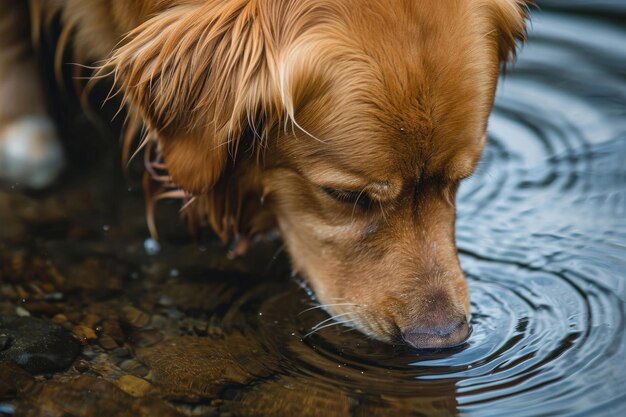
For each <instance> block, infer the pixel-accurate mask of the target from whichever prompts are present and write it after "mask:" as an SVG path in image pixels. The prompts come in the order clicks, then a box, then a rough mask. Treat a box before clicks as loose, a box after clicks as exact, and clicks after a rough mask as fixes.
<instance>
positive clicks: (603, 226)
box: [231, 3, 626, 416]
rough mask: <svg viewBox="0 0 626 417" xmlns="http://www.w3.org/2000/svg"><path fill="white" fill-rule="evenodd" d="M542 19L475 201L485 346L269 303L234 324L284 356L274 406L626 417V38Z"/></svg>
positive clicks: (475, 284) (579, 23) (467, 238)
mask: <svg viewBox="0 0 626 417" xmlns="http://www.w3.org/2000/svg"><path fill="white" fill-rule="evenodd" d="M616 4H617V3H616ZM533 21H534V25H533V30H532V32H531V36H530V40H529V44H528V46H527V47H526V48H525V49H524V51H523V53H522V55H521V57H520V59H519V62H518V64H517V66H516V68H515V70H514V71H512V72H510V73H509V75H508V77H507V78H506V80H505V81H504V82H503V83H502V84H501V88H500V90H499V93H498V96H497V101H496V109H495V111H494V114H493V117H492V119H491V122H490V143H489V146H488V147H487V150H486V153H485V155H484V158H483V160H482V162H481V165H480V168H479V170H478V172H477V174H476V175H475V176H473V177H472V178H471V179H470V180H468V181H467V182H466V183H465V184H464V186H463V187H462V190H461V194H460V197H459V210H458V212H459V219H458V225H457V238H458V244H459V248H460V254H461V263H462V266H463V269H464V270H465V272H466V274H467V277H468V281H469V286H470V296H471V300H472V325H473V334H472V336H471V337H470V339H469V340H468V341H467V342H466V343H465V344H464V345H462V346H460V347H458V348H457V349H455V350H454V351H442V352H434V353H416V352H414V351H411V350H408V349H407V348H405V347H401V346H388V345H385V344H379V343H377V342H372V341H371V340H368V339H366V338H365V337H363V336H362V335H360V334H359V333H357V332H355V331H351V330H349V329H346V328H344V327H341V326H334V325H330V324H332V323H331V322H330V321H325V320H328V316H326V315H325V313H323V312H322V311H321V310H319V309H310V308H309V307H310V306H311V301H310V300H309V298H308V297H307V294H305V293H304V292H302V291H298V290H295V289H294V288H290V289H287V290H284V289H283V292H279V293H278V294H277V293H276V292H275V291H274V292H267V293H264V295H263V296H262V297H261V296H259V297H251V298H248V301H246V302H244V303H239V304H238V305H237V307H233V308H235V310H237V309H242V308H244V307H243V306H244V305H245V304H246V303H249V302H251V300H253V299H256V300H257V301H256V304H255V307H254V309H255V310H254V311H257V312H258V314H255V315H253V317H252V316H251V315H249V314H248V315H246V314H243V313H241V314H240V312H237V311H235V312H233V313H232V314H231V317H239V320H241V322H239V323H238V324H236V325H238V326H242V327H245V328H248V329H250V336H251V337H254V338H257V339H259V340H261V341H262V343H263V345H264V347H265V349H266V350H267V351H268V352H269V353H271V354H272V356H274V357H278V358H280V360H279V368H280V370H279V372H277V373H276V374H275V375H273V377H272V378H270V379H269V381H267V382H265V386H269V387H272V388H271V389H270V392H272V393H273V394H272V395H279V396H280V395H283V394H284V395H285V396H291V397H293V396H294V395H295V396H296V398H298V397H297V395H298V393H300V395H301V396H302V398H305V397H306V398H311V397H318V400H319V401H320V402H319V404H321V405H320V406H323V407H325V408H327V409H326V410H324V412H323V413H322V414H324V415H331V416H332V415H455V414H462V415H485V416H492V415H493V416H498V415H504V414H506V415H513V416H515V415H519V416H529V415H581V416H589V415H602V416H604V415H624V414H623V412H626V390H625V389H624V387H625V386H626V336H625V326H626V315H625V309H626V305H625V300H626V110H625V109H626V82H624V81H625V80H626V30H625V29H623V28H620V27H619V26H617V25H614V24H608V23H604V22H603V21H602V20H600V19H597V18H596V19H591V18H583V17H576V16H566V15H556V14H550V13H541V14H536V15H535V16H534V18H533ZM267 294H273V295H271V296H269V295H267ZM251 317H252V318H251ZM235 321H236V320H235ZM319 323H322V324H329V326H328V327H324V328H320V329H319V330H318V331H316V332H314V333H313V334H310V335H309V334H308V333H310V331H311V329H312V328H315V327H314V326H315V325H316V324H319ZM231 324H233V323H231ZM233 325H235V324H233ZM320 327H321V326H320ZM277 393H278V394H277ZM281 393H282V394H281ZM346 404H347V406H346ZM346 407H347V408H346ZM346 410H347V411H346ZM278 415H279V414H278ZM320 415H321V414H320Z"/></svg>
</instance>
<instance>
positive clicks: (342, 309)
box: [0, 0, 528, 348]
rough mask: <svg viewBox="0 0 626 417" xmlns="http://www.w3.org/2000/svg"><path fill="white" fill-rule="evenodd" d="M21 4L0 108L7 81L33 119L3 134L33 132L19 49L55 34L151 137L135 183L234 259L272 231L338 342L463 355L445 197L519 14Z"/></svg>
mask: <svg viewBox="0 0 626 417" xmlns="http://www.w3.org/2000/svg"><path fill="white" fill-rule="evenodd" d="M11 3H14V4H13V5H11ZM18 3H22V2H19V1H18V2H15V0H9V1H6V2H5V5H4V7H5V10H4V11H3V13H4V15H3V17H2V19H3V20H4V21H5V24H6V25H7V27H9V28H10V27H12V26H13V27H15V30H16V32H15V33H18V32H19V33H21V34H22V35H20V37H19V39H11V40H8V41H6V42H7V44H8V43H10V45H12V47H13V49H16V48H17V47H16V45H17V46H19V47H20V48H22V49H24V51H25V52H20V53H14V54H13V55H11V56H9V52H7V50H5V49H1V50H0V104H1V103H3V102H4V103H8V102H9V100H11V93H10V92H6V90H7V88H5V89H2V87H1V85H5V86H6V85H7V81H6V75H3V74H7V73H9V72H11V73H12V74H17V75H15V76H16V77H17V78H18V79H17V81H15V80H13V81H12V84H11V85H13V86H15V85H17V86H18V87H19V88H20V89H24V90H25V91H26V92H27V94H26V95H22V97H25V98H26V99H27V103H26V104H25V105H24V106H22V108H20V109H17V110H15V111H14V112H12V113H10V114H7V113H9V112H7V111H6V110H4V109H5V108H6V107H7V106H0V129H1V128H2V127H3V126H7V125H9V124H10V123H11V122H12V121H14V120H16V119H19V118H22V117H24V116H28V115H30V114H32V113H42V110H41V103H42V102H43V101H42V99H41V97H40V94H41V93H40V92H39V90H38V85H37V81H36V76H35V75H34V74H32V72H33V67H32V66H33V63H32V59H31V57H30V52H29V51H30V50H29V47H28V46H26V42H27V41H28V42H30V37H29V36H26V35H27V32H28V31H30V32H31V33H32V34H33V37H34V38H35V39H37V38H38V31H39V30H41V28H45V27H46V23H47V22H49V21H50V20H51V19H52V18H53V17H55V16H60V19H61V22H62V24H63V33H62V35H61V43H71V45H72V50H73V51H74V61H75V62H79V63H82V64H91V63H98V65H97V69H96V72H95V77H94V79H100V78H103V77H108V78H110V79H112V80H113V81H114V84H115V90H114V92H115V93H116V94H120V95H121V96H122V97H123V101H124V103H125V106H126V109H127V111H128V114H129V115H130V119H131V120H137V121H140V122H141V123H142V124H143V126H144V127H145V130H146V132H148V134H147V136H146V139H145V141H144V143H145V144H148V145H149V146H148V147H149V150H148V151H147V152H148V153H149V154H151V159H150V158H149V160H150V161H151V162H150V164H149V166H150V167H152V169H149V171H151V172H152V173H153V174H154V175H153V176H151V177H150V178H149V180H148V183H152V184H153V183H154V179H153V177H155V176H156V177H157V178H156V179H157V180H158V181H157V182H160V186H159V187H158V188H159V189H160V190H165V192H169V193H170V195H176V194H177V193H178V195H183V196H185V197H186V199H187V206H186V209H187V211H188V212H189V213H190V215H191V216H193V217H194V218H199V219H201V220H205V221H206V222H208V223H209V224H210V225H211V226H212V227H213V229H214V230H215V231H216V232H217V234H218V235H219V236H220V237H221V238H222V239H223V240H224V241H225V242H227V241H230V240H232V239H233V238H235V239H238V241H239V242H240V245H239V248H240V249H245V246H246V242H249V239H250V238H251V237H252V236H254V235H257V234H260V233H264V232H267V231H268V230H272V229H275V228H278V230H279V231H280V233H281V235H282V238H283V239H284V242H285V244H286V247H287V249H288V251H289V253H290V255H291V259H292V263H293V268H294V270H295V271H297V272H298V273H300V274H302V275H303V276H304V277H306V279H307V280H308V282H309V283H310V285H311V287H312V288H313V289H314V291H315V294H316V296H317V298H318V299H319V301H320V302H321V303H322V304H323V305H325V306H326V310H327V311H328V312H329V314H331V315H333V316H337V317H338V318H341V321H342V322H345V324H346V325H348V326H353V327H356V328H357V329H359V330H360V331H362V332H364V333H366V334H367V335H369V336H371V337H373V338H376V339H380V340H384V341H388V342H395V341H398V340H404V341H406V342H407V343H409V344H411V345H413V346H415V347H418V348H433V347H442V346H451V345H455V344H458V343H460V342H461V341H462V340H463V339H465V337H466V336H467V334H468V331H469V326H468V317H469V299H468V293H467V286H466V282H465V279H464V275H463V272H462V271H461V268H460V266H459V261H458V256H457V249H456V245H455V238H454V224H455V194H456V191H457V188H458V186H459V183H460V182H461V180H463V179H464V178H466V177H467V176H469V175H471V173H472V172H473V170H474V169H475V167H476V165H477V163H478V160H479V158H480V155H481V151H482V149H483V147H484V145H485V137H486V128H487V118H488V116H489V113H490V111H491V109H492V106H493V100H494V92H495V89H496V84H497V80H498V76H499V73H500V72H501V69H502V68H503V67H504V65H505V64H506V63H507V62H509V61H510V60H511V58H513V57H514V55H515V50H516V46H517V44H518V42H519V41H521V40H523V39H524V36H525V22H526V19H527V7H528V2H526V1H521V0H446V1H441V0H219V1H218V0H203V1H200V0H138V1H132V2H130V1H126V0H90V1H85V0H66V1H60V0H57V1H54V0H48V1H39V0H31V1H30V10H29V12H30V19H25V18H24V16H22V14H23V13H25V11H24V10H25V9H24V10H22V9H21V7H22V6H17V4H18ZM7 4H8V6H7ZM5 12H6V13H5ZM28 21H30V22H31V24H30V27H29V28H28V29H26V28H24V27H23V25H24V24H25V23H24V22H28ZM20 22H22V23H20ZM1 23H2V22H0V31H5V32H6V31H7V29H6V28H5V29H2V25H1ZM18 26H19V28H18ZM18 29H19V30H18ZM27 38H29V39H27ZM61 49H62V48H61ZM61 55H62V54H61ZM20 66H21V67H23V68H22V70H20V71H9V69H10V68H13V69H15V68H16V67H17V68H18V69H19V68H20ZM2 77H4V79H3V78H2ZM16 83H17V84H16ZM30 102H32V103H35V104H33V105H29V104H28V103H30ZM163 169H165V170H166V171H167V172H166V173H164V171H162V170H163ZM157 171H159V172H162V175H159V174H158V173H157ZM148 187H154V184H153V185H150V184H148ZM177 189H181V190H182V191H176V190H177Z"/></svg>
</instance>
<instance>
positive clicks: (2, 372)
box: [0, 362, 35, 414]
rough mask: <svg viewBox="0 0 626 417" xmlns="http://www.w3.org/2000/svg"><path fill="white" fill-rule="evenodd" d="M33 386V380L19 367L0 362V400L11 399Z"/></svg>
mask: <svg viewBox="0 0 626 417" xmlns="http://www.w3.org/2000/svg"><path fill="white" fill-rule="evenodd" d="M34 384H35V378H33V377H32V375H31V374H29V373H28V372H26V371H25V370H23V369H22V368H20V367H19V366H17V365H15V364H13V363H11V362H0V398H13V397H15V396H17V395H18V394H20V393H21V392H23V391H26V390H28V389H30V388H31V387H32V386H33V385H34ZM0 414H2V412H1V411H0Z"/></svg>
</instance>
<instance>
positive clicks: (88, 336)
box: [73, 324, 98, 344]
mask: <svg viewBox="0 0 626 417" xmlns="http://www.w3.org/2000/svg"><path fill="white" fill-rule="evenodd" d="M73 333H74V336H76V339H78V340H79V341H80V342H81V343H83V344H85V343H89V342H91V341H92V340H96V339H97V338H98V335H96V332H95V331H94V330H93V329H92V328H90V327H87V326H83V325H81V324H79V325H78V326H75V327H74V330H73Z"/></svg>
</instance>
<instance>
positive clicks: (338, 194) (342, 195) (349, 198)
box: [322, 187, 371, 208]
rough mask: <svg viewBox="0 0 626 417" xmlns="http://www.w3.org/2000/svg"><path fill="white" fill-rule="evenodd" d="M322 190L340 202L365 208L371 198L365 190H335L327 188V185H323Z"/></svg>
mask: <svg viewBox="0 0 626 417" xmlns="http://www.w3.org/2000/svg"><path fill="white" fill-rule="evenodd" d="M322 190H323V191H324V193H325V194H326V195H327V196H329V197H331V198H332V199H333V200H336V201H339V202H342V203H346V204H352V205H355V204H356V205H358V206H359V207H362V208H367V207H369V206H370V204H371V200H370V198H369V197H368V195H367V193H366V192H365V191H362V192H358V191H347V190H337V189H334V188H328V187H323V188H322Z"/></svg>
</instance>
